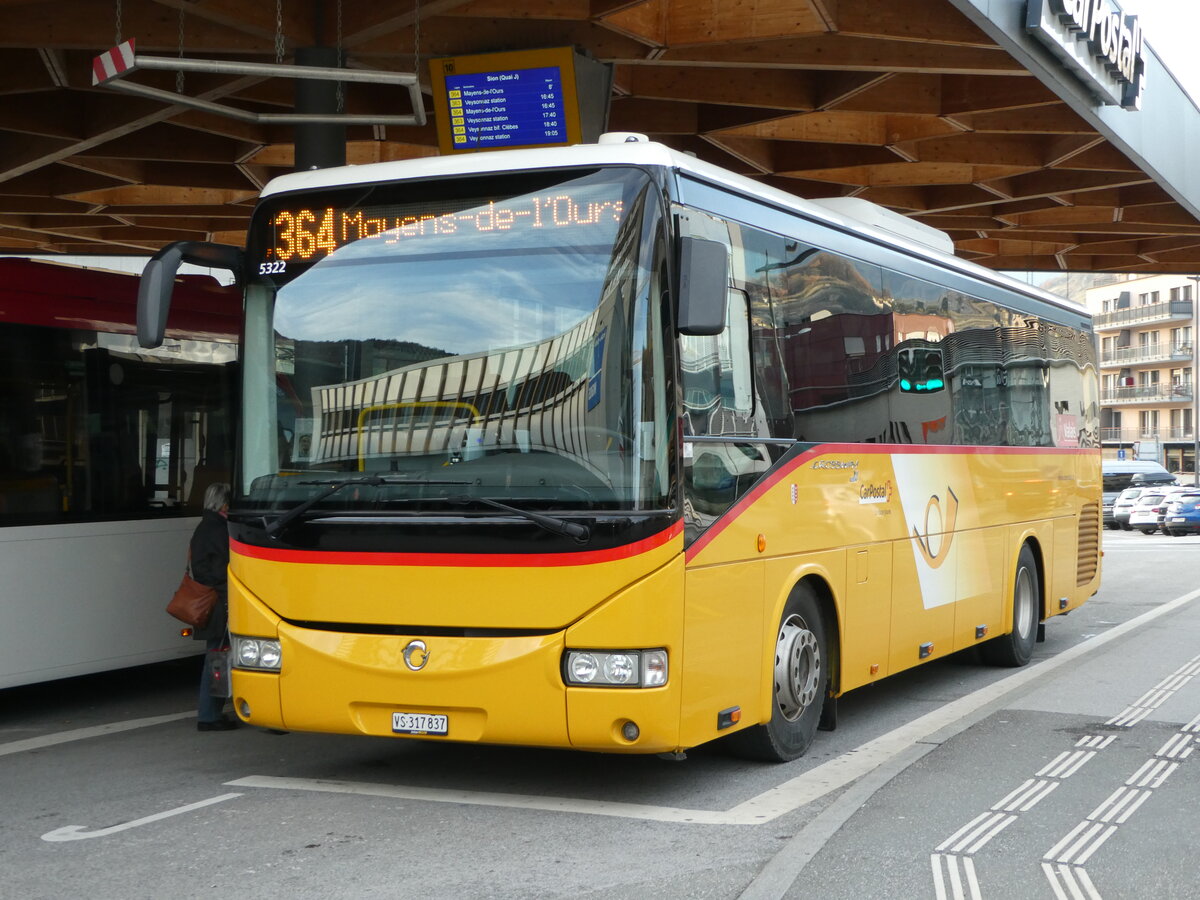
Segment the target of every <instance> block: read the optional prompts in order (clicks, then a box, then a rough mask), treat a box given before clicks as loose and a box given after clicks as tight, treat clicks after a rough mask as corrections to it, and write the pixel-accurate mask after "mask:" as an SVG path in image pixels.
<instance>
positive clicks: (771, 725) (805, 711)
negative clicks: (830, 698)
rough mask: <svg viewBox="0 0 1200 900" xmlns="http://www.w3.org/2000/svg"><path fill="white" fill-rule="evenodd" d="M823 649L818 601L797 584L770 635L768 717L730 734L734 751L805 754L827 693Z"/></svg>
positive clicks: (755, 755) (781, 758) (780, 758)
mask: <svg viewBox="0 0 1200 900" xmlns="http://www.w3.org/2000/svg"><path fill="white" fill-rule="evenodd" d="M828 648H829V644H828V642H827V640H826V632H825V620H824V617H823V616H822V614H821V605H820V603H818V601H817V597H816V595H815V594H814V593H813V591H812V589H811V588H809V587H808V586H807V585H803V584H801V585H798V586H797V587H796V589H795V590H794V591H792V596H791V597H789V598H788V602H787V605H786V606H785V607H784V609H783V615H782V616H781V617H780V621H779V630H778V632H777V633H776V637H775V659H774V667H773V669H772V675H773V689H772V693H771V699H772V703H771V720H770V721H769V722H767V723H766V724H764V725H755V726H753V727H751V728H747V729H746V730H745V731H740V732H738V733H737V734H734V735H731V736H730V741H731V742H732V744H733V746H734V749H736V750H737V752H739V753H740V754H741V755H743V756H747V757H750V758H752V759H765V760H768V761H771V762H788V761H789V760H793V759H796V758H797V757H800V756H803V755H804V753H805V751H807V750H808V747H809V745H810V744H811V743H812V741H813V737H814V736H815V735H816V732H817V725H818V723H819V722H820V719H821V707H822V705H823V704H824V702H825V697H826V695H827V694H828V692H829V650H828Z"/></svg>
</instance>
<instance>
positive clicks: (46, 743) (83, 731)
mask: <svg viewBox="0 0 1200 900" xmlns="http://www.w3.org/2000/svg"><path fill="white" fill-rule="evenodd" d="M195 715H196V711H195V710H194V709H193V710H190V711H188V712H180V713H170V714H169V715H165V716H150V717H149V718H146V719H129V720H127V721H124V722H110V723H109V724H107V725H93V726H92V727H90V728H75V729H72V730H71V731H59V732H57V733H55V734H44V735H42V736H41V737H35V738H27V739H25V740H23V741H9V742H8V743H7V744H0V756H8V755H9V754H10V753H24V752H25V751H27V750H41V749H42V748H43V747H53V746H55V745H56V744H69V743H70V742H71V741H83V740H87V739H88V738H94V737H103V736H104V735H106V734H117V733H119V732H122V731H133V730H134V729H135V728H149V727H150V726H151V725H162V724H164V723H166V722H178V721H179V720H180V719H187V718H191V717H194V716H195Z"/></svg>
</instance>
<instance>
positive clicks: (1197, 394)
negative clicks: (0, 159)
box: [1188, 275, 1200, 486]
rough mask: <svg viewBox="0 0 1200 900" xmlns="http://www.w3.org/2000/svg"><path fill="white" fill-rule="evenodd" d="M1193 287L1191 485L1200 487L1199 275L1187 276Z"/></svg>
mask: <svg viewBox="0 0 1200 900" xmlns="http://www.w3.org/2000/svg"><path fill="white" fill-rule="evenodd" d="M1188 279H1189V280H1190V281H1191V282H1192V284H1194V285H1195V288H1194V289H1193V290H1192V484H1195V485H1197V486H1200V349H1198V348H1197V346H1196V345H1197V340H1196V339H1197V338H1198V337H1200V334H1197V330H1200V315H1197V312H1200V275H1189V276H1188Z"/></svg>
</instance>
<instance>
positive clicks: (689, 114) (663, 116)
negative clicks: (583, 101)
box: [608, 97, 699, 135]
mask: <svg viewBox="0 0 1200 900" xmlns="http://www.w3.org/2000/svg"><path fill="white" fill-rule="evenodd" d="M608 127H609V129H610V130H612V131H641V132H645V133H647V134H651V133H653V134H690V135H694V134H696V133H697V131H698V130H699V112H698V107H697V104H695V103H677V102H672V101H669V100H648V99H643V98H641V97H623V98H619V99H616V100H613V102H612V105H611V107H610V108H609V114H608Z"/></svg>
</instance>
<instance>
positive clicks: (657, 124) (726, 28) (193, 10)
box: [0, 0, 1200, 272]
mask: <svg viewBox="0 0 1200 900" xmlns="http://www.w3.org/2000/svg"><path fill="white" fill-rule="evenodd" d="M277 11H278V13H279V15H278V17H277ZM277 23H278V27H277ZM118 34H120V36H121V38H122V39H128V38H131V37H132V38H135V39H136V41H137V50H138V53H140V54H149V55H158V56H179V55H182V56H186V57H188V58H208V59H212V58H221V59H233V60H245V61H256V62H274V61H275V59H276V48H277V43H278V41H277V39H278V38H279V37H282V41H283V43H282V50H283V55H284V58H285V60H290V58H291V54H292V52H293V51H294V49H295V48H296V47H301V46H310V45H313V44H316V43H321V42H323V43H325V44H328V45H337V44H339V43H340V46H341V47H342V49H343V50H344V51H345V53H346V55H347V60H348V63H347V64H348V65H349V66H352V67H365V68H372V69H388V70H395V71H409V72H411V71H413V67H414V58H415V59H417V60H418V61H419V63H418V70H419V71H420V72H421V77H422V80H423V81H424V82H426V83H427V82H428V60H429V59H430V58H431V57H436V56H451V55H462V54H470V53H484V52H493V51H500V50H515V49H525V48H533V47H550V46H566V45H574V46H576V47H578V48H580V49H581V50H583V51H585V52H587V53H589V54H591V55H592V56H593V57H595V58H596V59H599V60H602V61H605V62H610V63H612V64H614V66H615V69H614V72H615V87H614V93H613V100H612V107H611V115H610V119H609V128H610V129H611V130H619V131H640V132H645V133H647V134H649V135H651V136H652V137H653V138H654V139H656V140H660V141H662V142H663V143H666V144H669V145H671V146H673V147H676V148H679V149H684V150H690V151H693V152H695V153H696V154H697V156H699V157H701V158H702V159H705V160H708V161H710V162H713V163H716V164H718V165H721V166H725V167H727V168H730V169H733V170H735V171H737V172H740V173H742V174H745V175H748V176H750V177H752V178H756V179H758V180H760V181H763V182H765V183H769V184H771V185H774V186H776V187H780V188H783V189H784V190H787V191H791V192H793V193H796V194H798V195H800V196H804V197H829V196H848V195H851V196H858V197H864V198H866V199H868V200H873V201H875V202H877V203H881V204H883V205H885V206H888V207H891V208H892V209H895V210H898V211H900V212H903V213H905V214H907V215H910V216H913V217H914V218H917V219H919V220H920V221H922V222H925V223H927V224H929V225H933V226H934V227H936V228H940V229H942V230H944V231H947V232H949V233H950V234H951V236H952V237H953V238H954V241H955V243H956V245H957V247H958V251H959V253H960V254H961V255H963V256H965V257H968V258H972V259H975V260H977V261H978V262H980V263H982V264H984V265H987V266H991V267H994V268H1000V269H1036V270H1047V269H1067V270H1075V271H1130V272H1172V271H1176V272H1185V271H1187V272H1190V271H1198V270H1200V223H1198V222H1197V221H1196V219H1195V218H1193V217H1192V216H1191V215H1190V214H1189V213H1188V212H1187V211H1185V210H1184V209H1183V208H1181V207H1180V206H1179V204H1178V203H1176V202H1175V201H1174V200H1173V199H1172V198H1171V197H1170V196H1169V195H1168V194H1167V193H1166V192H1165V191H1164V190H1163V189H1162V188H1161V187H1159V186H1158V185H1157V184H1155V183H1154V182H1153V181H1152V180H1151V179H1150V178H1149V177H1148V176H1146V175H1145V174H1144V173H1143V172H1141V171H1140V170H1139V168H1138V167H1137V166H1136V165H1134V164H1132V163H1131V162H1130V161H1129V160H1128V159H1127V158H1126V157H1125V156H1124V155H1123V154H1122V153H1121V152H1119V151H1118V150H1117V149H1116V148H1115V147H1113V146H1112V145H1111V144H1110V143H1109V142H1108V141H1107V140H1106V139H1104V138H1103V137H1101V136H1100V135H1099V134H1098V133H1097V132H1096V131H1094V130H1093V129H1092V128H1091V127H1089V125H1088V124H1087V123H1086V122H1085V121H1084V120H1083V119H1081V118H1080V117H1079V116H1078V115H1076V114H1075V113H1074V112H1072V111H1071V110H1070V109H1069V108H1068V107H1067V106H1066V104H1064V103H1062V102H1061V101H1059V100H1058V99H1056V97H1055V96H1054V95H1053V94H1051V93H1050V91H1049V90H1048V89H1047V88H1045V87H1044V86H1043V85H1042V84H1041V83H1040V82H1039V81H1037V80H1036V79H1035V78H1033V77H1032V76H1031V75H1030V74H1029V73H1028V72H1027V71H1025V70H1024V69H1023V68H1022V67H1021V66H1020V65H1018V64H1017V63H1016V62H1015V61H1014V60H1013V59H1012V58H1011V57H1010V56H1009V55H1008V54H1007V53H1006V52H1004V51H1003V50H1001V49H999V48H998V47H997V46H996V45H995V44H994V43H992V42H991V41H990V40H989V39H988V38H987V37H986V36H985V35H984V33H983V32H982V31H980V30H979V29H978V28H977V27H976V26H975V25H973V24H972V23H971V22H970V21H968V20H967V19H966V18H965V17H964V16H963V15H962V14H960V13H959V12H958V11H957V10H956V9H955V8H954V7H953V6H951V5H950V3H949V2H947V0H418V2H414V0H373V2H367V0H341V2H340V3H339V2H337V0H323V2H322V0H278V2H277V3H276V2H271V0H35V2H31V0H0V252H6V253H72V254H80V253H84V254H88V253H103V254H121V253H144V252H147V251H153V250H156V249H157V248H159V247H160V246H161V245H163V244H164V243H166V242H168V241H172V240H182V239H190V240H216V241H221V242H227V243H240V242H241V241H242V239H243V237H244V229H245V227H246V222H247V217H248V215H249V212H250V209H251V207H252V205H253V202H254V197H255V194H256V192H257V190H258V189H259V188H260V187H261V186H262V185H263V184H264V183H265V182H266V181H267V180H268V179H270V178H271V177H273V176H275V175H277V174H282V173H284V172H287V171H289V169H290V166H291V165H292V159H293V147H292V143H291V141H292V128H291V127H290V126H275V125H259V124H249V123H246V122H242V121H237V120H234V119H230V118H225V117H221V116H218V115H215V114H212V113H209V112H201V111H198V110H195V109H187V108H185V107H182V106H169V105H166V104H165V103H161V102H157V101H154V100H147V99H143V98H140V97H133V96H129V95H125V94H121V93H118V92H116V91H113V90H110V89H105V88H93V87H92V86H91V62H92V58H93V57H94V56H95V55H97V54H98V53H101V52H103V51H105V50H107V49H109V48H110V47H112V46H113V45H114V44H115V43H116V42H117V36H118ZM339 35H340V41H339ZM135 78H136V80H138V81H139V82H142V83H145V84H149V85H154V86H157V87H161V88H163V89H166V90H172V91H174V90H175V89H176V84H175V76H174V74H173V73H167V72H148V71H143V72H139V73H137V75H136V76H135ZM184 90H185V92H186V93H188V94H192V95H196V96H202V97H205V98H209V99H216V100H220V101H221V102H228V103H231V104H234V105H239V106H241V107H243V108H245V109H251V110H257V111H260V112H283V111H288V110H290V109H291V107H292V104H293V83H292V82H290V81H286V80H282V79H270V80H263V79H256V78H252V77H247V76H238V77H234V76H218V75H202V74H188V75H187V77H186V78H185V81H184ZM345 103H346V106H345V109H346V111H347V112H350V113H364V114H365V113H376V114H381V113H388V114H397V113H406V112H409V111H410V107H409V105H408V101H407V95H406V93H405V91H404V90H403V89H399V88H384V87H379V86H371V85H347V86H346V88H345ZM426 106H427V109H429V110H432V103H431V102H427V104H426ZM431 114H432V113H431ZM348 140H349V144H348V149H347V156H348V160H349V161H350V162H355V163H363V162H370V161H375V160H391V159H405V158H410V157H417V156H428V155H434V154H436V153H437V140H436V136H435V132H434V128H433V125H432V124H430V125H427V126H425V127H419V128H418V127H400V126H388V127H386V128H383V127H378V126H375V127H372V126H363V127H353V128H350V129H349V130H348Z"/></svg>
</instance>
